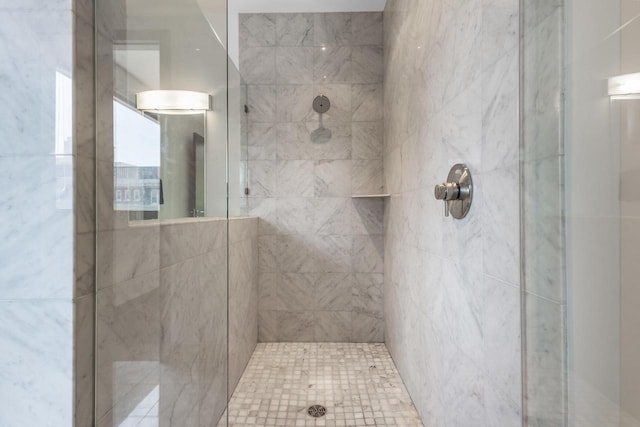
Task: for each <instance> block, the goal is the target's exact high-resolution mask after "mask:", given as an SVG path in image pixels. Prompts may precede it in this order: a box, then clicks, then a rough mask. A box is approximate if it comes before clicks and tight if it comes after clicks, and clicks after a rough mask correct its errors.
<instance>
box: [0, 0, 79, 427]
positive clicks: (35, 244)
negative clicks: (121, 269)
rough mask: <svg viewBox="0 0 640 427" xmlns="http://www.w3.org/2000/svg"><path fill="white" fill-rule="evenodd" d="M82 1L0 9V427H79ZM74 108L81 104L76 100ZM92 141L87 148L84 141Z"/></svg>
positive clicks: (64, 0) (6, 4) (62, 0)
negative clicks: (77, 203)
mask: <svg viewBox="0 0 640 427" xmlns="http://www.w3.org/2000/svg"><path fill="white" fill-rule="evenodd" d="M81 3H82V2H75V1H71V0H55V1H50V2H19V3H15V4H13V3H11V2H3V3H2V5H0V44H1V46H2V48H1V49H0V82H2V83H1V86H2V87H1V88H2V90H1V91H0V93H1V95H0V105H1V107H0V109H1V110H2V114H1V115H0V116H1V118H0V134H1V135H2V141H1V142H0V170H1V171H2V172H0V182H2V186H3V188H4V197H3V199H2V202H1V203H0V220H1V221H2V224H3V228H2V230H1V231H0V236H1V238H2V245H1V246H0V258H1V259H2V263H0V264H1V265H0V277H1V278H0V313H1V314H0V316H1V317H2V331H1V332H0V347H1V348H2V356H0V372H1V373H0V384H2V385H1V386H0V399H1V400H2V402H3V410H2V413H1V414H0V425H3V426H22V425H47V424H48V425H56V426H58V425H59V426H71V425H72V424H73V421H74V420H73V407H74V405H73V401H74V384H73V381H74V356H73V350H74V341H73V337H74V297H75V296H76V293H77V290H76V289H75V287H74V241H75V239H76V238H75V237H74V226H75V224H74V209H75V208H74V199H75V196H74V192H75V191H76V189H77V187H76V186H75V183H76V177H75V176H74V168H75V167H76V164H77V158H78V155H79V153H80V152H81V151H82V150H81V147H82V146H83V144H82V143H81V142H80V140H81V139H82V138H81V135H80V133H81V131H82V129H81V126H79V124H80V122H81V121H80V120H79V115H76V109H75V108H74V98H73V92H72V88H73V86H74V85H76V86H77V85H79V84H80V80H81V79H80V77H79V75H80V73H79V72H78V71H79V69H81V67H82V65H80V64H79V63H80V62H81V61H82V60H81V59H79V60H77V61H76V60H75V58H74V49H78V48H79V45H81V43H80V42H79V41H78V40H76V39H75V37H74V33H73V29H74V24H75V22H74V21H77V20H76V16H75V15H74V12H76V13H78V12H79V13H80V14H81V13H82V12H81V11H79V10H78V9H79V6H81ZM76 102H77V100H76ZM85 141H86V140H85Z"/></svg>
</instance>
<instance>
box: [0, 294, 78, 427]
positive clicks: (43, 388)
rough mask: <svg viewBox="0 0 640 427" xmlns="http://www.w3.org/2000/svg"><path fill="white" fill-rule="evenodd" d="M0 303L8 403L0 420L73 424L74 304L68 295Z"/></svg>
mask: <svg viewBox="0 0 640 427" xmlns="http://www.w3.org/2000/svg"><path fill="white" fill-rule="evenodd" d="M0 304H1V307H0V325H2V326H0V328H1V331H0V346H1V347H2V349H3V351H2V355H0V366H1V367H2V369H0V372H1V373H0V379H1V381H2V384H3V386H2V388H1V389H0V396H1V398H2V400H3V402H4V403H3V406H4V408H5V410H4V411H2V413H1V414H0V423H1V424H2V425H6V426H20V425H25V423H26V424H28V425H72V423H73V413H72V407H73V405H72V402H73V378H74V377H73V304H72V303H71V301H70V300H69V301H56V300H49V301H42V300H40V301H3V302H1V303H0ZM44 349H46V357H44V353H43V350H44ZM9 408H10V409H9Z"/></svg>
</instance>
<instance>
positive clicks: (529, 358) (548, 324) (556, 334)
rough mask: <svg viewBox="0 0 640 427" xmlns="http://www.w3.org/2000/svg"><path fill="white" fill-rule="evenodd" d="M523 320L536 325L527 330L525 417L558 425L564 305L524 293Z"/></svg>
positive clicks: (561, 409)
mask: <svg viewBox="0 0 640 427" xmlns="http://www.w3.org/2000/svg"><path fill="white" fill-rule="evenodd" d="M526 304H527V309H526V314H525V316H526V322H527V323H528V324H530V325H536V326H537V327H535V328H527V330H526V336H525V339H526V342H527V347H526V348H527V353H526V366H527V383H526V389H525V392H526V393H527V402H528V405H527V416H528V417H530V418H531V419H533V420H535V422H536V423H537V425H542V426H547V425H549V426H550V425H557V424H558V423H561V422H562V421H561V420H562V419H563V418H564V415H563V407H562V406H563V405H561V404H559V403H560V402H562V401H563V399H564V396H563V391H562V390H563V387H562V380H563V378H564V375H563V372H564V368H563V362H562V360H563V357H566V356H565V355H564V339H563V332H562V318H563V316H564V314H563V307H562V306H561V305H560V304H556V303H554V302H551V301H549V300H546V299H543V298H540V297H537V296H535V295H531V294H527V297H526Z"/></svg>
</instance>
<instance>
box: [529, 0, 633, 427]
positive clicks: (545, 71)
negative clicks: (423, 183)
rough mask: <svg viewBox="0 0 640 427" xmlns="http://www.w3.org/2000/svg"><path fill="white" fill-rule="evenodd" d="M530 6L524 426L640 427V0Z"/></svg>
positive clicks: (570, 0) (578, 0) (585, 0)
mask: <svg viewBox="0 0 640 427" xmlns="http://www.w3.org/2000/svg"><path fill="white" fill-rule="evenodd" d="M523 11H524V16H523V24H524V25H523V27H522V28H523V44H522V46H523V59H524V60H523V69H522V73H523V85H522V88H523V91H522V112H523V117H522V119H523V121H522V123H523V135H522V157H523V170H522V172H523V174H522V180H523V185H524V186H523V214H522V218H523V242H524V243H523V245H524V247H523V255H524V256H523V263H524V265H525V269H524V276H523V284H524V291H525V292H524V293H523V303H524V307H525V310H524V313H525V317H524V319H523V320H524V322H523V326H524V329H523V335H524V337H525V354H526V357H525V359H524V361H525V366H524V368H525V369H524V371H525V373H526V377H525V390H524V392H525V393H524V394H525V402H524V403H525V421H526V425H529V426H563V425H567V426H571V427H574V426H575V427H578V426H579V427H595V426H607V427H609V426H611V427H613V426H615V427H631V426H640V409H639V408H640V362H639V361H640V337H639V336H638V333H637V331H638V327H639V326H640V316H638V314H637V313H638V310H637V307H638V305H639V304H640V292H639V291H638V277H639V274H638V273H640V271H638V262H637V254H638V253H639V252H640V220H639V218H640V216H639V215H640V208H639V206H640V196H639V195H638V191H637V183H638V180H639V179H640V148H638V147H639V146H640V130H639V127H638V123H639V122H640V120H639V119H640V100H639V99H638V98H640V96H639V95H640V93H639V92H640V89H639V88H640V78H638V76H637V75H634V74H635V73H638V72H640V4H639V3H638V2H637V1H635V0H615V1H609V0H565V1H564V2H560V1H559V0H558V1H556V0H554V1H548V0H545V1H544V2H538V1H528V0H525V1H524V8H523ZM629 74H631V76H630V77H628V78H627V81H628V87H627V92H628V93H630V95H629V96H626V97H622V99H619V98H618V97H614V96H612V95H613V94H611V93H609V88H608V83H609V80H610V79H611V78H613V77H616V76H621V75H629Z"/></svg>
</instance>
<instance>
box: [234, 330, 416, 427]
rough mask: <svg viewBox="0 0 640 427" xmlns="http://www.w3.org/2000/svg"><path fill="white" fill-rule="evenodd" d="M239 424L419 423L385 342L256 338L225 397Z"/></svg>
mask: <svg viewBox="0 0 640 427" xmlns="http://www.w3.org/2000/svg"><path fill="white" fill-rule="evenodd" d="M314 404H320V405H323V406H325V407H326V408H327V413H326V415H325V416H323V417H322V418H312V417H311V416H310V415H308V414H307V408H308V407H309V406H311V405H314ZM241 426H286V427H294V426H345V427H346V426H402V427H423V425H422V423H421V422H420V418H419V416H418V413H417V412H416V409H415V407H414V406H413V403H412V402H411V398H410V397H409V394H408V393H407V390H406V389H405V387H404V384H403V383H402V380H401V379H400V376H399V375H398V371H397V370H396V368H395V365H394V364H393V361H392V360H391V356H390V355H389V352H388V351H387V348H386V347H385V346H384V344H333V343H268V344H258V346H257V348H256V350H255V352H254V354H253V356H252V358H251V360H250V361H249V365H248V366H247V369H246V370H245V372H244V374H243V376H242V378H241V379H240V383H239V384H238V387H237V388H236V390H235V392H234V393H233V396H232V397H231V402H230V403H229V427H241Z"/></svg>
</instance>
